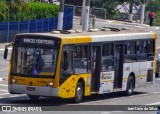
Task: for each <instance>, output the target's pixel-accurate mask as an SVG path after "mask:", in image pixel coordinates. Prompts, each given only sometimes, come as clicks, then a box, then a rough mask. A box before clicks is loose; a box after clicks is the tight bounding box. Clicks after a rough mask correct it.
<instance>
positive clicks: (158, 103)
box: [146, 102, 160, 105]
mask: <svg viewBox="0 0 160 114" xmlns="http://www.w3.org/2000/svg"><path fill="white" fill-rule="evenodd" d="M146 105H160V102H156V103H150V104H146Z"/></svg>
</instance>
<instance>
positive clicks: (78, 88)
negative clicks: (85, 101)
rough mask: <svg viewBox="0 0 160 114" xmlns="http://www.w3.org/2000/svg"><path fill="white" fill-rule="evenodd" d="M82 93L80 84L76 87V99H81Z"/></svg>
mask: <svg viewBox="0 0 160 114" xmlns="http://www.w3.org/2000/svg"><path fill="white" fill-rule="evenodd" d="M82 94H83V90H82V88H81V86H78V87H77V95H76V99H77V101H79V100H81V99H82Z"/></svg>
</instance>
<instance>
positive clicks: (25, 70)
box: [12, 46, 58, 76]
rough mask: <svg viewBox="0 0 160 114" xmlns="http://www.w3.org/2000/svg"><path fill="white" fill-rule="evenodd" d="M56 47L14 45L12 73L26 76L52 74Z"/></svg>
mask: <svg viewBox="0 0 160 114" xmlns="http://www.w3.org/2000/svg"><path fill="white" fill-rule="evenodd" d="M57 54H58V48H48V49H47V48H46V47H45V48H40V47H35V48H32V47H18V46H16V47H14V52H13V65H12V73H13V74H15V75H27V76H34V75H40V76H54V74H55V69H56V62H57Z"/></svg>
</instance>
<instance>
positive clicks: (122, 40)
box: [4, 29, 156, 102]
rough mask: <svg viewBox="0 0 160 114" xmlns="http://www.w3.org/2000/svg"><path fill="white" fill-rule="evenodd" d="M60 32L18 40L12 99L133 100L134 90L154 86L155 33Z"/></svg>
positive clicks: (10, 84)
mask: <svg viewBox="0 0 160 114" xmlns="http://www.w3.org/2000/svg"><path fill="white" fill-rule="evenodd" d="M55 33H57V34H55ZM55 33H23V34H18V35H16V37H15V40H14V43H13V44H12V45H13V49H12V54H11V58H10V65H9V75H8V90H9V92H10V93H11V94H27V95H28V96H29V98H30V99H31V100H38V99H39V97H40V96H50V97H61V98H74V100H75V102H81V101H82V99H83V97H84V96H89V95H92V94H105V93H111V92H118V91H125V93H126V94H127V95H132V94H133V92H134V88H138V87H141V86H146V85H150V84H153V83H154V80H155V74H154V73H155V64H156V61H155V60H156V58H155V49H156V34H155V33H153V32H146V31H138V30H129V29H128V30H121V31H117V32H116V31H97V32H81V33H77V32H74V33H72V32H67V31H60V32H55ZM7 47H8V46H6V49H5V53H4V58H6V57H7Z"/></svg>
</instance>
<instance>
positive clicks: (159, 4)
mask: <svg viewBox="0 0 160 114" xmlns="http://www.w3.org/2000/svg"><path fill="white" fill-rule="evenodd" d="M146 9H147V11H150V10H153V11H155V12H156V11H158V10H160V1H159V0H155V1H151V0H148V1H147V3H146Z"/></svg>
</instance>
